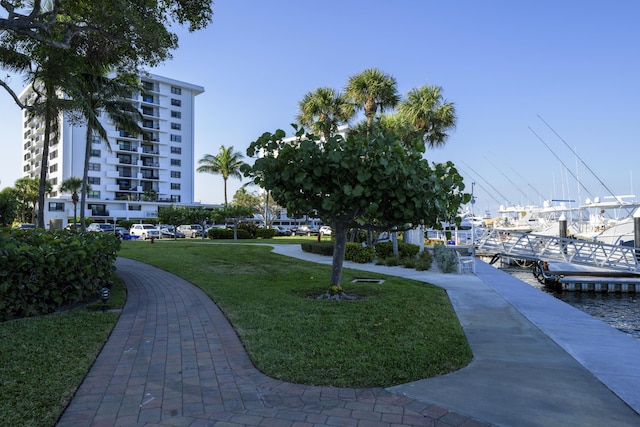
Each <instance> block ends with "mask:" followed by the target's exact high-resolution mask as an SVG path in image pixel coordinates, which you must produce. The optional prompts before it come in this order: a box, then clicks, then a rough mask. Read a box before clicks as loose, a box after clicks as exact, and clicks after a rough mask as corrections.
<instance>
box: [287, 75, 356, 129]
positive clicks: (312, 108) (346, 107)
mask: <svg viewBox="0 0 640 427" xmlns="http://www.w3.org/2000/svg"><path fill="white" fill-rule="evenodd" d="M354 114H355V110H354V108H353V105H352V104H350V103H348V102H347V99H346V98H345V96H344V95H343V94H342V93H340V92H338V91H336V90H334V89H331V88H328V87H321V88H318V89H316V90H314V91H313V92H308V93H307V94H306V95H305V96H304V98H302V101H300V104H299V113H298V117H297V120H298V123H300V124H301V125H303V126H308V127H310V128H311V129H312V130H313V131H314V132H316V133H321V134H322V135H323V136H324V139H325V141H327V140H328V139H329V138H330V137H331V134H332V133H333V132H335V131H336V129H337V128H338V126H339V125H340V123H346V122H348V121H349V119H350V118H351V117H353V115H354Z"/></svg>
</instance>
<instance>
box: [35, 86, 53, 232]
mask: <svg viewBox="0 0 640 427" xmlns="http://www.w3.org/2000/svg"><path fill="white" fill-rule="evenodd" d="M51 92H53V91H51V90H50V89H49V86H47V100H46V101H45V110H44V142H43V146H42V158H41V159H40V189H39V191H38V211H37V214H36V227H38V228H44V198H45V193H46V191H47V173H48V172H49V142H50V141H51V121H52V120H53V111H52V108H51V106H50V101H49V100H50V99H53V97H54V96H55V93H51Z"/></svg>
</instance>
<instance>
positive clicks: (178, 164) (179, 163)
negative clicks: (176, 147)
mask: <svg viewBox="0 0 640 427" xmlns="http://www.w3.org/2000/svg"><path fill="white" fill-rule="evenodd" d="M181 164H182V162H181V161H180V159H171V166H180V165H181Z"/></svg>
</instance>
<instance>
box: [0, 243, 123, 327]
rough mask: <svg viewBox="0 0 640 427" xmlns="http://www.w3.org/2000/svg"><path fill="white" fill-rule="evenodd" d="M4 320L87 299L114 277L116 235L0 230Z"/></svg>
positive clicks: (0, 309) (0, 299)
mask: <svg viewBox="0 0 640 427" xmlns="http://www.w3.org/2000/svg"><path fill="white" fill-rule="evenodd" d="M0 248H1V249H0V321H4V320H8V319H12V318H17V317H26V316H34V315H39V314H46V313H51V312H53V311H54V310H55V309H56V308H58V307H61V306H63V305H69V304H75V303H77V302H80V301H85V300H86V299H88V298H89V297H90V296H91V295H95V294H96V292H97V291H98V290H99V289H100V288H102V287H111V274H112V273H113V271H115V267H114V263H115V259H116V256H117V252H118V249H119V248H120V241H119V240H118V239H117V238H116V237H115V235H114V234H112V233H79V232H74V231H67V230H56V231H49V232H47V231H44V230H28V231H23V230H4V231H2V232H0Z"/></svg>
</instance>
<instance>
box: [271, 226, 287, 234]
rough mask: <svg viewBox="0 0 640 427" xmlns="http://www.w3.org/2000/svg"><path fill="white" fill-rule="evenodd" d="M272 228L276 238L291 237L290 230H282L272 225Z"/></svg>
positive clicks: (280, 227)
mask: <svg viewBox="0 0 640 427" xmlns="http://www.w3.org/2000/svg"><path fill="white" fill-rule="evenodd" d="M269 228H272V229H274V230H275V231H276V236H291V230H289V229H288V228H284V227H283V226H281V225H274V226H272V227H269Z"/></svg>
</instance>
